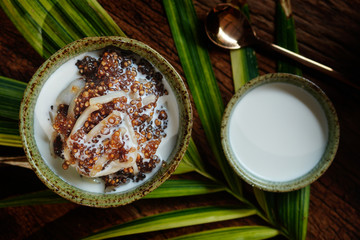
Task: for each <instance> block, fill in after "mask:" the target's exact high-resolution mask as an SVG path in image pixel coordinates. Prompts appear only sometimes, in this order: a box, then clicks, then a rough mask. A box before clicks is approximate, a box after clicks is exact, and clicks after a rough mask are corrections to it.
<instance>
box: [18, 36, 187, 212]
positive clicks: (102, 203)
mask: <svg viewBox="0 0 360 240" xmlns="http://www.w3.org/2000/svg"><path fill="white" fill-rule="evenodd" d="M108 46H114V47H118V48H120V49H123V50H131V51H133V52H134V53H136V54H138V55H140V56H141V57H144V58H145V59H147V60H148V61H149V62H151V63H152V64H153V65H154V66H155V67H156V68H158V69H159V70H160V72H161V73H162V74H163V75H164V76H165V78H166V80H167V82H168V83H169V85H170V87H171V88H172V91H173V92H174V94H175V97H176V100H177V103H178V106H179V109H178V110H179V118H180V119H179V122H180V126H179V131H178V138H177V142H176V144H175V147H174V150H173V151H172V153H171V154H170V157H169V159H168V160H167V161H166V165H165V166H164V167H161V168H160V169H159V171H157V172H156V173H155V174H154V175H153V176H152V177H151V178H150V179H149V180H147V181H144V182H143V184H140V185H139V186H138V187H136V188H135V189H130V190H128V191H125V192H118V193H107V194H100V193H92V192H87V191H84V190H81V189H79V188H76V187H74V186H72V185H70V184H69V183H67V182H65V181H64V180H63V179H62V178H61V177H60V176H58V175H56V174H55V173H54V172H53V171H52V170H51V169H50V168H49V166H48V165H47V164H46V162H45V161H44V159H43V158H42V155H41V153H40V151H39V149H38V147H37V143H36V141H35V137H34V109H35V105H36V102H37V99H38V96H39V94H40V92H41V91H42V87H43V86H44V84H45V82H46V81H47V79H48V78H49V76H50V75H51V74H52V73H53V72H54V71H55V70H56V69H58V68H59V67H60V66H61V65H62V64H64V63H65V62H67V61H68V60H70V59H72V58H74V57H76V56H77V55H79V54H81V53H85V52H90V51H94V50H99V49H103V48H105V47H108ZM54 87H56V86H54ZM191 130H192V110H191V102H190V98H189V94H188V92H187V89H186V87H185V84H184V82H183V81H182V79H181V77H180V76H179V74H178V73H177V72H176V71H175V69H174V68H173V67H172V66H171V65H170V64H169V62H168V61H166V60H165V59H164V58H163V57H162V56H161V55H160V54H159V53H157V52H156V51H155V50H153V49H152V48H150V47H149V46H147V45H146V44H144V43H141V42H139V41H136V40H133V39H129V38H122V37H89V38H84V39H81V40H78V41H75V42H73V43H71V44H69V45H67V46H65V47H63V48H62V49H60V50H59V51H58V52H56V53H55V54H54V55H53V56H51V57H50V58H49V59H48V60H47V61H45V63H44V64H43V65H42V66H41V67H40V68H39V69H38V70H37V72H36V73H35V74H34V76H33V77H32V79H31V81H30V82H29V84H28V87H27V89H26V91H25V94H24V98H23V101H22V104H21V108H20V133H21V137H22V142H23V147H24V150H25V153H26V155H27V158H28V160H29V162H30V164H31V166H32V168H33V170H34V171H35V173H36V174H37V176H38V177H39V178H40V179H41V181H42V182H43V183H44V184H45V185H46V186H47V187H49V188H50V189H51V190H53V191H54V192H56V193H57V194H59V195H60V196H62V197H64V198H66V199H68V200H70V201H73V202H75V203H78V204H82V205H87V206H92V207H115V206H120V205H125V204H128V203H130V202H132V201H135V200H137V199H140V198H141V197H143V196H145V195H146V194H147V193H149V192H151V191H152V190H154V189H156V188H157V187H158V186H160V185H161V184H162V183H163V182H164V181H165V180H166V179H167V178H169V177H170V175H171V174H172V173H173V172H174V171H175V169H176V167H177V166H178V164H179V162H180V160H181V159H182V157H183V155H184V154H185V151H186V148H187V145H188V143H189V140H190V136H191Z"/></svg>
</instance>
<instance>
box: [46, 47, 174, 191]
mask: <svg viewBox="0 0 360 240" xmlns="http://www.w3.org/2000/svg"><path fill="white" fill-rule="evenodd" d="M76 66H77V69H78V71H79V74H80V78H78V79H75V80H74V81H72V82H71V83H70V84H69V85H68V86H67V87H66V88H65V89H64V90H63V91H62V92H61V93H60V94H59V96H58V97H57V99H56V103H55V104H53V105H52V106H51V109H50V116H51V117H50V120H51V124H52V127H53V129H54V133H53V135H52V141H51V144H50V145H51V146H50V148H51V151H52V153H53V154H54V155H55V156H56V157H57V158H61V159H59V161H63V163H62V168H63V169H64V170H65V171H66V170H67V169H68V168H75V169H76V170H77V172H78V173H79V174H81V175H82V176H83V177H86V178H96V179H101V180H102V181H104V183H105V187H106V188H107V189H112V188H116V187H118V186H120V185H123V184H125V183H127V182H129V181H134V182H138V181H141V180H143V179H144V178H145V177H146V173H150V172H151V171H152V170H153V169H154V168H155V167H156V166H158V165H161V164H163V160H164V159H161V158H160V157H159V155H158V154H157V150H158V148H159V145H160V143H161V142H162V141H163V139H164V138H166V136H167V127H168V124H169V118H168V114H169V112H168V111H169V110H168V108H167V104H166V101H162V100H161V99H162V98H164V97H165V96H167V95H168V94H169V92H168V90H167V89H166V88H165V86H164V83H163V78H164V76H163V75H162V74H161V73H160V72H159V71H158V70H157V69H156V68H155V67H154V66H153V65H152V64H151V63H149V62H148V61H147V60H146V59H144V58H142V57H140V56H139V55H137V54H135V53H133V52H131V51H125V50H121V49H118V48H108V49H105V50H103V52H102V53H101V54H100V56H99V58H96V57H91V56H85V57H84V58H82V59H80V60H78V61H77V62H76Z"/></svg>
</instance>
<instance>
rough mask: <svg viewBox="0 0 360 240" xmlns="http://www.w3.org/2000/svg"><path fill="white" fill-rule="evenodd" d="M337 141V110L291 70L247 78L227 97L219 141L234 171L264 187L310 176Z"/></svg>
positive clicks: (300, 183)
mask: <svg viewBox="0 0 360 240" xmlns="http://www.w3.org/2000/svg"><path fill="white" fill-rule="evenodd" d="M338 141H339V126H338V121H337V116H336V112H335V110H334V108H333V106H332V104H331V102H330V101H329V99H328V98H327V97H326V95H325V94H324V93H323V92H322V91H321V90H320V89H319V88H318V87H316V86H315V85H314V84H312V83H311V82H309V81H307V80H305V79H303V78H301V77H297V76H294V75H290V74H269V75H265V76H262V77H259V78H256V79H254V80H252V81H250V82H249V83H248V84H247V85H245V86H244V87H243V88H242V89H240V90H239V91H238V92H237V93H236V94H235V95H234V97H233V99H232V100H231V101H230V103H229V106H228V107H227V109H226V111H225V115H224V120H223V126H222V144H223V147H224V151H225V154H226V156H227V158H228V160H229V162H230V164H231V165H232V166H233V168H234V170H235V171H236V172H237V173H238V174H239V175H240V176H241V177H242V178H243V179H244V180H245V181H247V182H248V183H250V184H251V185H253V186H256V187H258V188H260V189H264V190H268V191H291V190H295V189H299V188H302V187H304V186H306V185H308V184H310V183H311V182H313V181H315V180H316V179H317V178H318V177H320V175H321V174H322V173H323V172H324V171H325V170H326V169H327V168H328V166H329V165H330V163H331V161H332V160H333V158H334V156H335V153H336V150H337V146H338Z"/></svg>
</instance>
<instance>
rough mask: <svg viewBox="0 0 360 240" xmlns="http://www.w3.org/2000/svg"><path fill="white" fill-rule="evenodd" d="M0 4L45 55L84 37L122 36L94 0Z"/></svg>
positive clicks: (28, 38) (26, 37) (54, 0)
mask: <svg viewBox="0 0 360 240" xmlns="http://www.w3.org/2000/svg"><path fill="white" fill-rule="evenodd" d="M0 6H1V7H2V9H3V10H4V12H5V13H6V14H7V15H8V17H9V18H10V20H11V21H12V22H13V23H14V25H15V26H16V28H17V29H18V30H19V32H20V33H21V34H22V35H23V36H24V37H25V39H26V40H27V41H28V42H29V43H30V44H31V45H32V46H33V48H34V49H35V50H36V51H37V52H38V53H39V54H40V55H41V56H43V57H44V58H48V57H50V56H51V55H52V54H53V53H54V52H56V51H57V50H58V49H60V48H61V47H63V46H65V45H66V44H68V43H70V42H73V41H75V40H77V39H80V38H83V37H90V36H112V35H117V36H125V34H124V33H123V32H122V31H121V29H120V28H119V27H118V26H117V25H116V23H115V22H114V21H113V20H112V18H111V17H110V16H109V15H108V14H107V13H106V11H105V10H104V9H103V8H102V7H101V6H100V4H99V3H98V2H97V1H95V0H84V1H70V0H62V1H56V0H47V1H46V0H41V1H31V2H29V1H22V0H18V1H11V0H2V1H0Z"/></svg>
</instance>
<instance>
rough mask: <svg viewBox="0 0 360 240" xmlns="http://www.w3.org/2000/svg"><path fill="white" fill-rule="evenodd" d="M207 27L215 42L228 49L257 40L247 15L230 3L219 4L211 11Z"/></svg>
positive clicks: (208, 34) (208, 33) (209, 35)
mask: <svg viewBox="0 0 360 240" xmlns="http://www.w3.org/2000/svg"><path fill="white" fill-rule="evenodd" d="M205 29H206V34H207V36H208V37H209V39H210V40H211V41H212V42H213V43H215V44H216V45H218V46H219V47H222V48H226V49H239V48H242V47H246V46H249V45H252V44H254V43H255V41H256V37H255V36H256V35H255V32H254V31H253V30H252V28H251V25H250V23H249V21H248V20H247V18H246V16H245V15H244V14H243V13H242V12H241V11H239V9H237V8H236V7H235V6H233V5H232V4H230V3H222V4H219V5H217V6H216V7H215V8H213V9H211V10H210V11H209V13H208V16H207V21H206V24H205Z"/></svg>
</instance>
